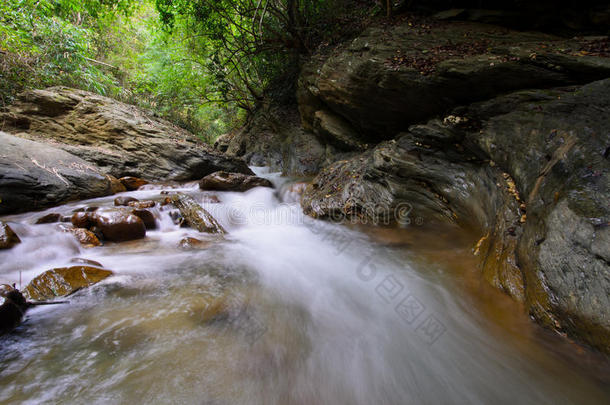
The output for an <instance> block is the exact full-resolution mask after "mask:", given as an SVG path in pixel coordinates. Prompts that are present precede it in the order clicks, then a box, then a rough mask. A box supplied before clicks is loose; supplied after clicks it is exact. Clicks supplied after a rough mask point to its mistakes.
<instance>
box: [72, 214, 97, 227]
mask: <svg viewBox="0 0 610 405" xmlns="http://www.w3.org/2000/svg"><path fill="white" fill-rule="evenodd" d="M70 222H72V225H74V226H75V227H76V228H85V229H89V228H90V227H91V226H92V225H93V224H94V223H95V220H94V219H93V214H91V213H90V212H75V213H74V214H72V218H71V219H70Z"/></svg>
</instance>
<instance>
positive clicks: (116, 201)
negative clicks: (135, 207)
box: [114, 196, 139, 207]
mask: <svg viewBox="0 0 610 405" xmlns="http://www.w3.org/2000/svg"><path fill="white" fill-rule="evenodd" d="M138 201H139V200H138V199H137V198H133V197H125V196H124V197H117V198H115V199H114V205H116V206H121V205H122V206H125V207H126V206H128V205H129V203H130V202H138Z"/></svg>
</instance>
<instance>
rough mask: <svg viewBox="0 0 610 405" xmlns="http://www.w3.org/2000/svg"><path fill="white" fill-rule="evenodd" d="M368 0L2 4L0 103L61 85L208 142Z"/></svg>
mask: <svg viewBox="0 0 610 405" xmlns="http://www.w3.org/2000/svg"><path fill="white" fill-rule="evenodd" d="M373 4H374V2H373V1H371V0H5V1H3V2H1V3H0V96H1V98H2V99H1V100H0V102H1V103H3V104H7V103H10V102H11V101H12V99H13V98H14V97H15V95H16V94H18V93H19V92H21V91H22V90H24V89H29V88H44V87H48V86H53V85H66V86H70V87H76V88H81V89H84V90H89V91H93V92H96V93H99V94H102V95H107V96H110V97H113V98H116V99H119V100H122V101H126V102H129V103H132V104H136V105H139V106H141V107H145V108H149V109H151V110H153V111H155V112H156V113H158V114H159V115H161V116H163V117H165V118H167V119H169V120H171V121H173V122H175V123H176V124H178V125H180V126H182V127H184V128H186V129H188V130H190V131H192V132H194V133H196V134H199V135H200V136H201V137H203V138H205V139H206V140H208V141H213V139H214V138H215V137H217V136H218V135H220V134H222V133H224V132H227V131H229V130H230V129H232V128H233V127H235V126H237V125H239V124H240V123H241V122H242V121H243V119H244V118H245V116H246V114H247V113H248V112H252V111H254V110H255V109H256V108H258V107H259V106H261V105H265V104H266V103H268V102H269V100H273V101H275V102H276V103H277V102H281V103H289V102H293V101H294V100H293V98H294V93H295V91H294V85H295V83H296V78H297V75H298V71H299V65H300V63H301V60H302V57H303V56H305V55H309V54H311V53H313V52H315V51H316V50H317V49H318V48H319V47H320V46H323V45H328V44H331V43H333V42H336V41H338V40H340V39H342V38H343V37H344V36H345V35H350V33H351V32H352V31H357V30H359V29H360V27H359V26H358V22H359V21H360V20H361V18H362V16H363V15H367V13H369V12H370V9H371V7H372V5H373Z"/></svg>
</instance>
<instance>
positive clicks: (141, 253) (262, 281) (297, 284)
mask: <svg viewBox="0 0 610 405" xmlns="http://www.w3.org/2000/svg"><path fill="white" fill-rule="evenodd" d="M254 169H255V170H256V172H257V174H259V175H261V176H264V177H267V178H268V179H270V180H271V181H272V182H273V183H274V184H275V186H276V188H275V189H269V188H255V189H252V190H250V191H248V192H245V193H233V192H204V191H201V190H199V189H198V188H197V186H196V184H186V185H182V186H180V188H175V189H171V190H170V191H180V192H184V193H186V194H189V195H191V196H192V197H193V198H195V199H196V200H197V201H198V202H199V203H200V204H201V205H202V206H203V207H204V208H206V209H207V210H208V211H209V212H210V213H211V214H212V215H213V216H214V217H215V218H216V219H217V220H218V221H219V222H220V223H221V224H222V226H223V227H225V229H226V230H227V232H228V233H227V235H226V236H225V237H224V238H220V237H218V236H208V235H203V234H200V233H198V232H197V231H195V230H192V229H188V228H181V227H179V226H178V225H175V224H174V222H173V221H172V219H171V218H170V216H169V214H168V211H162V210H161V209H160V208H159V207H156V208H153V209H152V211H153V213H155V215H156V216H157V217H158V219H157V225H158V226H157V229H156V230H153V231H148V232H147V236H146V238H145V239H142V240H136V241H131V242H123V243H106V244H105V245H104V246H101V247H96V248H84V247H81V246H80V245H79V244H78V242H76V240H75V239H74V238H73V237H72V236H71V235H70V234H66V233H64V232H61V231H60V230H59V229H58V226H57V224H43V225H34V222H35V221H36V219H37V218H40V217H41V216H42V215H44V214H46V213H51V212H58V213H61V214H64V215H67V214H69V213H71V212H72V211H73V210H74V209H77V208H80V207H88V206H96V205H112V201H113V199H114V198H115V197H116V196H109V197H104V198H99V199H94V200H88V201H79V202H73V203H69V204H65V205H62V206H60V207H54V208H51V209H48V210H45V211H41V212H36V213H27V214H20V215H12V216H7V217H4V218H2V220H4V221H7V222H9V224H10V225H11V227H12V228H13V229H14V230H15V232H16V233H17V234H18V235H19V237H20V238H21V240H22V243H21V244H19V245H17V246H16V247H14V248H13V249H11V250H7V251H0V263H1V264H2V265H1V266H0V283H17V284H18V285H19V282H20V279H21V283H22V286H24V287H25V285H27V283H28V282H29V281H30V280H31V279H32V278H34V277H35V276H37V275H38V274H40V273H42V272H44V271H45V270H48V269H51V268H55V267H65V266H67V265H69V261H70V260H71V259H73V258H76V257H80V258H86V259H90V260H95V261H98V262H100V263H101V264H102V265H103V266H104V267H105V268H107V269H111V270H113V271H114V272H115V273H116V274H115V275H114V276H112V277H111V278H108V279H106V280H105V281H103V282H102V283H100V284H97V285H95V286H93V287H91V288H89V289H86V290H81V291H79V292H77V293H76V294H74V295H72V296H70V297H69V300H70V304H66V305H59V306H46V307H37V308H35V309H33V310H31V311H30V312H28V316H27V318H26V320H25V322H24V324H23V325H21V326H20V327H19V328H18V329H17V330H16V331H15V332H13V333H12V334H10V335H6V336H3V337H0V342H1V350H0V403H26V404H27V403H30V404H40V403H53V404H57V403H88V404H98V403H100V404H101V403H103V404H122V403H132V404H149V403H168V404H170V403H171V404H218V405H224V404H303V405H305V404H307V405H309V404H311V405H313V404H332V405H340V404H367V405H368V404H508V403H511V404H513V403H514V404H603V403H610V388H609V387H610V384H609V381H610V380H609V379H608V375H610V373H608V371H609V367H608V362H607V360H604V359H602V358H599V357H600V356H596V355H595V354H592V353H591V352H589V351H588V350H583V349H582V348H581V347H579V346H576V345H575V344H572V343H570V342H569V341H568V340H567V339H562V338H560V337H558V336H556V335H553V334H552V333H550V332H547V331H545V330H543V329H542V328H540V327H538V326H536V325H535V324H534V323H533V322H532V321H531V320H530V319H529V318H528V317H527V315H526V314H525V313H524V310H523V309H522V308H521V306H520V305H519V304H518V303H515V302H514V301H512V300H510V299H509V298H508V297H507V296H505V295H504V294H502V293H501V292H499V291H497V290H495V289H493V288H492V287H491V286H488V285H487V284H485V282H484V281H482V280H481V278H480V277H478V275H477V270H476V269H475V260H474V258H473V255H472V247H473V246H474V243H476V235H469V234H468V233H467V232H460V231H459V230H456V229H452V228H447V229H439V228H436V229H432V228H428V227H426V224H425V219H423V221H420V222H423V223H422V224H419V225H417V224H415V221H413V224H411V225H409V226H407V227H405V228H389V227H386V228H372V227H366V226H355V225H353V226H348V225H341V224H334V223H330V222H323V221H319V220H314V219H312V218H309V217H306V216H304V215H303V213H302V211H301V208H300V206H299V204H298V197H299V196H298V193H296V192H295V191H294V190H293V188H291V180H290V179H288V178H284V177H280V175H279V174H278V173H268V172H267V171H266V170H265V169H264V168H254ZM161 189H162V187H160V186H145V187H144V189H143V190H142V189H141V190H138V191H133V192H126V193H123V194H124V195H129V196H133V197H136V198H138V199H140V200H146V199H151V198H158V197H159V193H160V191H161ZM210 195H215V196H217V197H218V198H219V199H220V203H214V202H212V201H211V200H210V199H209V196H210ZM188 236H190V237H196V238H198V239H201V240H204V241H206V242H207V241H209V245H208V246H207V247H206V248H205V249H199V250H188V251H185V250H181V249H179V248H178V247H177V245H178V242H179V241H180V240H181V239H182V238H184V237H188Z"/></svg>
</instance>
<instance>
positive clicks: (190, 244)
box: [178, 237, 211, 250]
mask: <svg viewBox="0 0 610 405" xmlns="http://www.w3.org/2000/svg"><path fill="white" fill-rule="evenodd" d="M210 244H211V242H209V241H202V240H199V239H197V238H191V237H187V238H183V239H181V240H180V242H178V248H179V249H182V250H198V249H205V248H207V247H208V246H210Z"/></svg>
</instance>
